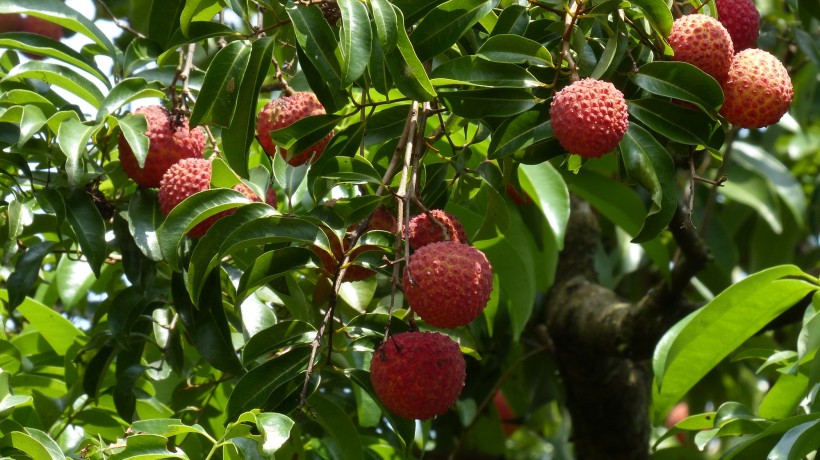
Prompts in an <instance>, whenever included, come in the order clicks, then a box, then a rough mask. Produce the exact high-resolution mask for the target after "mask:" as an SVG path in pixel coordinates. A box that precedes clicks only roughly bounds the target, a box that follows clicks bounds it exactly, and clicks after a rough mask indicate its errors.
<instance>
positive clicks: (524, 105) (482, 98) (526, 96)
mask: <svg viewBox="0 0 820 460" xmlns="http://www.w3.org/2000/svg"><path fill="white" fill-rule="evenodd" d="M439 96H440V97H441V99H442V100H443V101H444V105H445V106H446V107H447V109H448V110H450V111H451V112H453V113H454V114H456V115H459V116H462V117H464V118H467V119H470V120H475V119H480V118H489V117H510V116H513V115H518V114H519V113H521V112H524V111H527V110H529V109H531V108H532V107H534V106H535V104H536V103H537V102H538V99H537V98H535V97H534V96H533V95H532V94H531V93H530V92H529V91H526V90H523V89H475V90H462V91H448V92H441V93H439Z"/></svg>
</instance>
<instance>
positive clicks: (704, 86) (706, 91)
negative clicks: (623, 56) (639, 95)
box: [631, 61, 723, 113]
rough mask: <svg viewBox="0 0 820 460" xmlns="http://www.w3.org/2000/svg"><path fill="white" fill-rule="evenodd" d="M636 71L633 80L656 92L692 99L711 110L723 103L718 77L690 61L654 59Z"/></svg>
mask: <svg viewBox="0 0 820 460" xmlns="http://www.w3.org/2000/svg"><path fill="white" fill-rule="evenodd" d="M638 70H639V71H638V73H636V74H632V75H631V79H632V82H633V83H635V84H636V85H638V86H640V87H641V88H643V89H645V90H646V91H649V92H650V93H652V94H657V95H659V96H665V97H672V98H675V99H680V100H682V101H688V102H691V103H693V104H695V105H696V106H698V107H700V108H701V109H703V110H704V111H706V112H708V113H714V112H715V111H716V110H717V109H718V108H720V106H721V105H723V90H722V89H721V88H720V84H718V82H717V81H715V79H714V78H712V77H711V76H709V75H708V74H706V73H705V72H703V71H702V70H700V69H698V68H697V67H695V66H693V65H691V64H689V63H686V62H660V61H659V62H651V63H649V64H644V65H643V66H641V67H640V69H638Z"/></svg>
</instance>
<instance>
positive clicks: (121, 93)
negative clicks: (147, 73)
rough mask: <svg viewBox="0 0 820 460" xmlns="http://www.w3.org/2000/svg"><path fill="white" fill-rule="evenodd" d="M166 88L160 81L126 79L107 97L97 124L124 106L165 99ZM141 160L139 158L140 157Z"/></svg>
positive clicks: (102, 104) (100, 110)
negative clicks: (137, 102) (130, 103)
mask: <svg viewBox="0 0 820 460" xmlns="http://www.w3.org/2000/svg"><path fill="white" fill-rule="evenodd" d="M164 90H165V87H164V85H163V84H162V83H160V82H158V81H151V82H149V81H146V80H145V79H144V78H139V77H137V78H126V79H124V80H121V81H120V82H119V83H117V85H116V86H114V87H113V88H111V91H110V92H109V93H108V95H107V96H105V99H103V101H102V103H101V104H100V109H99V110H98V111H97V122H98V123H99V122H101V121H102V120H103V119H104V118H105V117H106V116H107V115H110V114H112V113H114V112H116V111H117V110H119V109H120V108H121V107H122V106H123V105H125V104H127V103H129V102H132V101H136V100H138V99H144V98H149V97H155V98H157V97H158V98H163V97H165V91H164ZM138 158H139V157H138Z"/></svg>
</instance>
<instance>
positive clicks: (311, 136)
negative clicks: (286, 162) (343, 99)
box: [259, 115, 342, 156]
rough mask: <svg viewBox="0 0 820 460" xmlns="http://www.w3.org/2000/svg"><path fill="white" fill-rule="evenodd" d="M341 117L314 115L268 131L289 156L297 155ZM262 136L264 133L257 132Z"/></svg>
mask: <svg viewBox="0 0 820 460" xmlns="http://www.w3.org/2000/svg"><path fill="white" fill-rule="evenodd" d="M341 118H342V117H340V116H338V115H314V116H310V117H305V118H302V119H299V120H296V121H295V122H293V123H291V124H290V125H288V126H286V127H284V128H282V129H277V130H276V131H271V132H270V134H269V135H270V137H271V139H273V142H274V143H275V144H276V145H278V146H280V147H282V148H285V149H287V150H288V155H289V156H295V155H299V154H300V153H301V152H304V151H305V150H308V149H309V148H310V147H311V146H312V145H314V144H315V143H317V142H319V141H321V140H322V139H324V138H325V136H327V135H328V133H330V132H331V131H333V128H334V127H335V126H336V124H337V123H338V122H339V120H341ZM259 135H260V136H264V135H265V133H259Z"/></svg>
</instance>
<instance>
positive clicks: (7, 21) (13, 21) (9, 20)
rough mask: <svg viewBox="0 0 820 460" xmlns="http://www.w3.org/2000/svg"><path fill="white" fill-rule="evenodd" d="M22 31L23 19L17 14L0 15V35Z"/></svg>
mask: <svg viewBox="0 0 820 460" xmlns="http://www.w3.org/2000/svg"><path fill="white" fill-rule="evenodd" d="M22 29H23V17H22V16H20V15H19V14H12V13H8V14H0V33H4V32H19V31H20V30H22Z"/></svg>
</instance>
